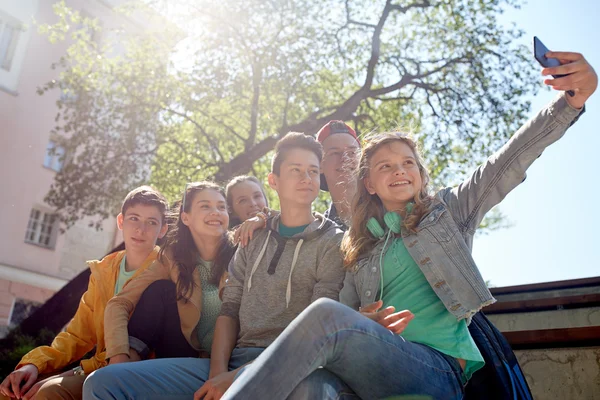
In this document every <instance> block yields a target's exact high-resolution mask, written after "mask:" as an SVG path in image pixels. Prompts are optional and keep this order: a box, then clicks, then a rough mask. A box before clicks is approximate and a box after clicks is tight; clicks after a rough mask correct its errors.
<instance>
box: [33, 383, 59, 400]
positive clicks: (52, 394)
mask: <svg viewBox="0 0 600 400" xmlns="http://www.w3.org/2000/svg"><path fill="white" fill-rule="evenodd" d="M61 392H62V390H61V387H60V385H58V384H57V383H55V382H52V381H51V382H46V383H45V384H43V385H42V387H40V389H39V390H38V391H37V393H36V394H35V399H36V400H60V399H63V398H64V397H63V396H62V395H61Z"/></svg>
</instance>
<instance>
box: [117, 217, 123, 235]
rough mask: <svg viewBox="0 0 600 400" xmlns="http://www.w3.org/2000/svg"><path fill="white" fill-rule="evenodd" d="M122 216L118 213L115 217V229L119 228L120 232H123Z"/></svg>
mask: <svg viewBox="0 0 600 400" xmlns="http://www.w3.org/2000/svg"><path fill="white" fill-rule="evenodd" d="M123 218H124V217H123V214H122V213H119V215H117V228H119V230H120V231H122V230H123Z"/></svg>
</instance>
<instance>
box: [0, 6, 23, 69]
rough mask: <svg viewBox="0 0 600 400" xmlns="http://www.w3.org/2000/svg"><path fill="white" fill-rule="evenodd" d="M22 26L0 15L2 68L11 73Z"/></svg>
mask: <svg viewBox="0 0 600 400" xmlns="http://www.w3.org/2000/svg"><path fill="white" fill-rule="evenodd" d="M20 33H21V25H20V24H19V23H18V22H16V21H15V20H13V19H12V18H10V17H7V16H5V15H2V14H0V68H2V69H3V70H5V71H10V68H11V66H12V62H13V57H14V55H15V49H16V48H17V43H18V41H19V34H20Z"/></svg>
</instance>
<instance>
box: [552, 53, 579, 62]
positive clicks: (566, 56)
mask: <svg viewBox="0 0 600 400" xmlns="http://www.w3.org/2000/svg"><path fill="white" fill-rule="evenodd" d="M546 57H548V58H558V59H559V60H567V61H577V60H582V59H583V55H581V53H574V52H570V51H549V52H547V53H546Z"/></svg>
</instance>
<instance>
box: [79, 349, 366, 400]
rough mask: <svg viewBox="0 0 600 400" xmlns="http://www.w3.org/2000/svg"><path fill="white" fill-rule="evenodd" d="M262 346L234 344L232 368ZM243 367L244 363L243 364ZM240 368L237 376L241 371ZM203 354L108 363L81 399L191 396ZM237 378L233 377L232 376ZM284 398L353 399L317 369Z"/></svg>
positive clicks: (205, 370)
mask: <svg viewBox="0 0 600 400" xmlns="http://www.w3.org/2000/svg"><path fill="white" fill-rule="evenodd" d="M263 350H264V349H263V348H236V349H234V350H233V352H232V353H231V358H230V360H229V369H230V370H233V369H236V368H239V367H241V366H242V365H244V364H246V363H248V362H250V361H252V360H254V359H256V357H258V356H259V355H260V354H261V353H262V352H263ZM246 368H247V367H246ZM244 370H245V368H244V369H242V371H240V372H239V373H238V374H237V376H238V377H239V376H243V375H244V373H245V372H244ZM209 371H210V360H209V359H207V358H162V359H155V360H146V361H139V362H133V363H123V364H116V365H109V366H107V367H105V368H101V369H99V370H97V371H94V372H93V373H92V374H91V375H90V376H89V377H88V378H87V379H86V380H85V384H84V385H83V399H84V400H88V399H102V400H105V399H132V398H135V399H161V400H180V399H182V400H183V399H191V398H192V397H193V396H194V393H195V392H196V391H197V390H198V389H200V387H201V386H202V385H203V384H204V382H206V380H207V379H208V374H209ZM236 379H237V378H236ZM288 399H294V400H296V399H297V400H300V399H332V400H333V399H356V397H355V396H354V395H353V394H352V393H351V391H350V389H348V387H347V386H346V385H345V384H344V383H343V382H342V381H341V380H340V379H339V378H337V377H336V376H335V375H333V374H332V373H331V372H329V371H326V370H323V369H321V370H318V371H315V373H313V374H311V376H310V377H309V378H307V379H305V380H304V382H302V384H300V385H298V386H297V387H296V389H295V390H294V392H293V393H290V395H289V397H288Z"/></svg>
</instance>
